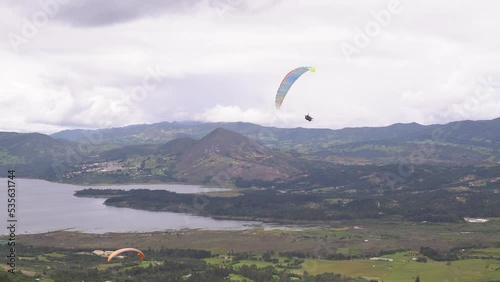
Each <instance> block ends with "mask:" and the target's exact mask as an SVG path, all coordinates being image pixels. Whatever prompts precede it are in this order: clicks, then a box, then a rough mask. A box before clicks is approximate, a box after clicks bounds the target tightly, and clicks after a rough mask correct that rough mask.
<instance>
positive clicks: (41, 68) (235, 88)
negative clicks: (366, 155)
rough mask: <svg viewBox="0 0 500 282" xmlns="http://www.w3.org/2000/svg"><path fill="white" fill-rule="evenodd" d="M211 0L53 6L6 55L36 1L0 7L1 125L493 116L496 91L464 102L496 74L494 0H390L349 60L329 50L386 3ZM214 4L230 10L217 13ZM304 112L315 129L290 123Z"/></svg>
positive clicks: (323, 122)
mask: <svg viewBox="0 0 500 282" xmlns="http://www.w3.org/2000/svg"><path fill="white" fill-rule="evenodd" d="M224 1H225V0H213V1H208V0H207V1H191V2H185V3H184V4H183V5H184V6H182V7H181V6H179V7H177V8H175V7H163V6H162V5H164V3H163V4H162V2H161V1H153V2H150V3H149V4H148V5H146V6H144V9H142V10H140V11H138V12H133V13H132V12H130V11H129V9H131V8H130V7H131V6H127V5H125V6H122V7H121V8H120V9H119V11H117V13H120V14H116V15H113V17H114V18H112V19H109V20H106V19H104V18H99V20H98V21H96V22H92V21H91V20H92V17H91V14H82V15H79V16H76V15H75V14H72V13H73V12H74V11H75V10H71V9H73V8H71V7H70V8H69V10H63V8H64V7H62V8H61V13H60V14H59V15H54V17H52V18H50V21H49V22H48V23H47V24H46V25H45V26H43V27H42V28H39V29H38V31H37V33H36V36H34V37H33V38H31V39H29V40H28V41H27V42H26V43H23V44H20V45H19V46H18V47H19V48H18V49H19V50H18V52H15V50H14V49H13V48H12V46H11V44H10V42H9V39H8V37H7V35H8V34H9V33H21V31H22V28H23V24H25V22H24V18H28V19H30V17H31V16H32V15H33V13H34V12H36V11H38V9H39V7H37V6H36V5H34V4H30V3H31V2H27V1H20V2H15V3H17V4H15V5H14V4H13V3H14V2H12V1H8V2H6V3H7V4H0V18H2V25H1V26H0V33H2V34H4V37H3V39H4V40H3V41H1V40H0V60H1V61H2V65H1V66H0V83H1V85H2V89H3V90H2V95H1V96H0V101H1V102H2V103H4V104H9V107H4V110H3V112H4V114H3V115H2V116H1V117H0V124H1V126H0V130H13V131H42V132H52V131H55V130H60V129H64V128H75V127H86V128H98V127H103V126H123V125H127V124H133V123H143V122H159V121H164V120H167V121H173V120H189V119H198V120H204V121H233V120H241V121H248V122H256V123H259V124H264V125H274V124H276V125H280V126H287V127H294V126H307V127H329V128H341V127H347V126H381V125H388V124H391V123H396V122H413V121H416V122H419V123H424V124H429V123H445V122H449V121H453V120H459V119H485V118H495V117H498V116H500V109H499V102H500V93H499V88H498V87H496V88H493V90H492V91H490V92H488V93H490V95H489V96H488V97H487V98H484V95H483V96H481V98H477V97H476V96H477V95H476V94H475V93H476V92H477V91H478V90H477V89H478V87H480V86H478V84H480V82H479V81H480V80H481V78H482V77H488V76H489V75H492V76H493V77H494V78H499V77H500V76H499V74H500V71H499V67H498V66H499V65H500V51H499V50H500V39H499V38H498V36H496V34H497V33H498V30H497V29H498V26H500V18H498V17H497V15H496V11H498V8H500V3H498V2H496V1H482V2H478V3H473V2H463V3H456V2H452V1H440V2H439V3H435V2H431V1H419V2H415V1H407V0H401V1H400V5H401V7H403V10H402V12H401V13H399V14H397V15H393V17H392V18H391V21H390V23H389V24H388V25H387V26H384V27H382V28H381V29H380V32H379V33H378V34H377V35H376V36H374V37H371V38H370V42H369V44H368V45H366V46H365V47H364V48H362V50H361V51H360V52H359V53H357V54H355V55H353V57H352V60H351V62H348V61H347V60H346V58H345V57H344V54H342V52H341V49H340V48H339V46H340V44H342V43H343V42H348V43H352V42H353V40H354V39H353V38H354V37H355V36H356V35H357V28H359V29H363V28H364V27H365V26H366V25H367V23H369V22H370V21H373V20H374V18H373V14H372V12H378V11H380V10H382V9H385V8H386V7H387V5H388V3H390V2H391V1H395V0H387V1H386V0H380V1H368V0H363V1H355V2H354V1H349V2H347V1H330V0H314V1H310V0H294V1H274V2H273V3H272V5H268V4H267V3H270V2H268V1H263V0H262V1H260V0H259V1H257V2H255V1H254V2H252V1H242V2H240V1H236V2H234V1H229V2H227V1H226V2H224ZM85 3H87V2H85ZM89 3H93V4H92V5H93V8H96V6H97V5H100V4H99V3H100V2H99V3H97V2H92V1H90V2H88V3H87V4H89ZM165 3H166V2H165ZM217 3H218V5H219V6H217V5H216V4H217ZM221 3H226V4H227V3H229V4H231V3H232V6H230V7H227V6H223V7H226V8H225V9H224V10H223V13H222V16H221V10H220V5H221ZM87 4H86V5H87ZM89 5H90V4H89ZM155 5H159V6H158V9H156V7H157V6H155ZM86 7H87V6H86ZM109 7H110V6H109V5H104V6H102V7H101V8H102V9H103V10H106V9H108V8H109ZM217 7H219V8H217ZM429 7H432V9H429ZM174 8H175V9H174ZM217 9H219V10H217ZM153 10H154V11H155V12H154V13H151V11H153ZM86 11H87V10H86V9H83V10H81V13H85V12H86ZM89 13H90V12H89ZM303 65H306V66H314V67H316V68H317V72H316V73H307V74H305V75H304V77H302V78H301V79H299V80H298V81H297V82H296V84H295V85H294V86H293V87H292V89H291V90H290V93H289V96H288V97H287V99H286V101H285V104H284V106H283V108H282V109H280V110H279V111H277V110H276V109H274V94H275V92H276V90H277V88H278V85H279V83H280V82H281V80H282V78H283V76H284V75H285V74H286V73H287V72H288V71H289V70H291V69H293V68H295V67H298V66H303ZM151 68H153V69H158V70H159V71H158V76H157V80H151V79H150V80H148V81H149V82H150V83H153V82H155V81H156V82H158V83H154V84H155V85H154V87H150V89H148V90H147V91H145V92H144V93H143V94H144V95H143V97H140V99H136V98H133V94H132V93H133V91H132V89H135V88H137V87H143V85H144V80H145V79H146V80H147V79H148V75H149V71H148V70H149V69H151ZM497 80H500V79H497ZM134 87H135V88H134ZM148 88H149V87H148ZM473 102H474V106H471V105H473V104H472V103H473ZM477 102H478V103H477ZM469 104H470V105H469ZM464 105H466V106H464ZM307 111H309V112H310V114H311V115H312V116H313V117H315V121H314V122H312V123H307V122H306V121H305V120H304V119H303V115H304V114H306V113H307Z"/></svg>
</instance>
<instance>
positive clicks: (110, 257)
mask: <svg viewBox="0 0 500 282" xmlns="http://www.w3.org/2000/svg"><path fill="white" fill-rule="evenodd" d="M124 252H136V253H138V254H139V255H140V256H141V259H142V260H144V254H143V253H142V252H141V251H139V250H138V249H135V248H123V249H118V250H116V251H114V252H112V253H111V254H110V255H109V256H108V262H109V261H110V260H111V259H112V258H114V257H115V256H117V255H119V254H121V253H124Z"/></svg>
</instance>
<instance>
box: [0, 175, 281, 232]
mask: <svg viewBox="0 0 500 282" xmlns="http://www.w3.org/2000/svg"><path fill="white" fill-rule="evenodd" d="M0 179H1V180H2V181H0V183H1V184H0V195H2V196H1V197H0V199H2V200H1V201H0V218H1V219H2V222H3V223H4V224H6V226H8V224H7V219H8V218H7V217H8V213H7V200H6V198H7V179H6V178H0ZM15 182H16V198H15V200H16V219H17V223H16V227H17V229H16V233H17V234H25V233H27V234H33V233H44V232H50V231H56V230H62V229H68V230H72V231H80V232H86V233H107V232H150V231H163V230H179V229H183V228H189V229H204V230H243V229H249V228H255V227H270V226H272V225H268V224H263V223H262V222H257V221H237V220H216V219H213V218H209V217H202V216H193V215H189V214H181V213H171V212H152V211H142V210H134V209H129V208H117V207H110V206H106V205H104V201H105V199H96V198H83V197H75V196H73V194H74V193H75V192H76V191H77V190H82V189H85V188H89V187H92V188H95V189H109V188H114V189H124V190H130V189H152V190H168V191H172V192H177V193H200V192H208V191H220V190H225V189H219V188H203V187H200V186H195V185H180V184H158V185H150V184H145V185H139V184H134V185H112V186H111V185H109V186H105V185H99V186H77V185H71V184H62V183H52V182H48V181H44V180H37V179H17V178H16V179H15ZM7 231H8V230H7V229H6V228H0V234H7Z"/></svg>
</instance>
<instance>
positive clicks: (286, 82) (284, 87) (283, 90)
mask: <svg viewBox="0 0 500 282" xmlns="http://www.w3.org/2000/svg"><path fill="white" fill-rule="evenodd" d="M308 71H310V72H315V71H316V69H315V68H313V67H300V68H296V69H294V70H292V71H290V72H289V73H288V74H287V75H286V76H285V78H283V81H282V82H281V84H280V86H279V88H278V92H277V93H276V100H275V106H276V109H279V108H280V107H281V104H282V103H283V100H285V96H286V94H287V93H288V90H290V88H291V87H292V85H293V84H294V83H295V81H296V80H297V79H298V78H299V77H300V76H301V75H303V74H304V73H306V72H308ZM305 119H306V120H307V121H309V122H311V121H312V120H313V118H312V117H311V116H310V115H309V114H307V115H306V116H305Z"/></svg>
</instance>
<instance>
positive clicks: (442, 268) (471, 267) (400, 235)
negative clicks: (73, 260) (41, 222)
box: [0, 219, 500, 282]
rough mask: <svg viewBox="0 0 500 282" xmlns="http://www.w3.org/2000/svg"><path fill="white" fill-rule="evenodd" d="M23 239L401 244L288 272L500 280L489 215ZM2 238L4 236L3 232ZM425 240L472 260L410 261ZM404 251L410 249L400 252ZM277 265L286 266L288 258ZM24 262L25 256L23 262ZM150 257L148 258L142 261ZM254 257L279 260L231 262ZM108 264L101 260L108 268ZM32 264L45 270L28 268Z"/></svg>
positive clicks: (240, 245) (68, 245)
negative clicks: (485, 218) (471, 219)
mask: <svg viewBox="0 0 500 282" xmlns="http://www.w3.org/2000/svg"><path fill="white" fill-rule="evenodd" d="M18 238H19V242H22V244H23V245H25V246H39V247H55V248H62V249H65V250H68V251H72V250H74V251H75V252H80V251H81V250H89V251H91V250H95V249H99V250H113V249H116V248H120V247H124V246H134V247H137V248H139V249H142V250H147V249H148V248H161V247H165V248H181V249H188V248H189V249H204V250H210V251H212V252H213V253H214V254H217V255H222V256H224V255H228V254H230V253H231V252H250V253H252V254H255V255H256V256H257V257H259V256H261V255H262V254H263V253H264V252H266V251H269V250H273V251H274V252H275V254H276V255H275V256H278V254H279V253H280V252H285V251H287V252H290V251H297V252H303V253H306V254H308V255H311V256H315V257H318V256H319V257H320V258H326V257H327V256H328V255H332V254H343V255H347V256H348V255H365V256H370V257H373V256H379V255H380V254H379V252H380V251H396V253H393V254H389V255H385V257H387V258H392V259H393V260H394V261H392V262H385V261H372V260H366V259H352V260H327V259H310V258H306V259H305V260H304V262H303V263H302V264H301V268H300V269H291V270H290V272H292V273H297V274H303V273H304V271H307V272H308V273H310V274H320V273H324V272H334V273H340V274H344V275H348V276H362V277H365V278H369V279H377V280H378V281H384V282H391V281H394V282H395V281H397V282H400V281H409V282H413V281H415V277H416V276H417V275H418V276H419V277H420V279H421V281H437V282H441V281H442V282H445V281H448V282H455V281H460V282H467V281H500V220H498V219H492V220H491V221H489V222H487V223H442V224H437V223H432V224H431V223H419V224H415V223H403V222H396V221H394V222H374V221H368V220H365V221H345V222H335V223H330V224H329V225H328V226H327V225H326V224H325V226H323V227H319V226H316V227H310V228H303V229H293V228H290V229H265V228H254V229H249V230H241V231H207V230H191V229H186V230H180V231H165V232H153V233H107V234H88V233H78V232H69V231H59V232H50V233H43V234H31V235H24V234H23V235H18ZM0 239H2V238H0ZM420 247H432V248H435V249H438V250H449V249H451V248H464V250H463V251H462V252H463V254H464V255H466V257H468V258H469V259H466V260H460V261H452V262H437V261H433V260H431V259H429V260H428V261H427V263H418V262H415V261H412V257H411V256H409V255H408V252H409V250H412V251H411V252H413V253H418V250H419V249H420ZM401 250H407V251H401ZM18 255H19V266H20V268H21V269H23V265H29V263H28V262H29V261H31V262H33V261H35V260H36V261H37V262H38V263H43V265H46V264H47V263H50V262H51V261H53V260H64V254H61V253H57V252H51V253H47V254H43V255H38V256H37V257H23V256H22V253H19V254H18ZM277 258H279V264H282V265H286V262H285V259H286V258H285V257H283V256H281V257H277ZM23 261H25V262H26V263H23ZM205 261H206V262H207V263H211V264H215V265H218V264H222V263H225V264H231V263H232V262H231V260H230V259H228V258H224V257H221V258H219V257H213V258H209V259H205ZM149 263H150V262H148V261H146V262H144V263H143V265H144V266H147V265H149ZM244 264H246V265H252V264H255V265H257V266H258V267H265V266H268V265H271V266H274V267H276V268H278V264H274V263H271V262H264V261H262V260H260V261H259V260H241V261H240V262H239V263H236V264H233V267H241V266H242V265H244ZM105 266H107V267H109V265H106V264H105V263H104V264H103V267H105ZM25 270H27V271H40V269H33V268H26V269H25ZM231 279H232V280H235V281H241V280H244V277H239V276H238V277H237V276H236V275H233V277H231Z"/></svg>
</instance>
